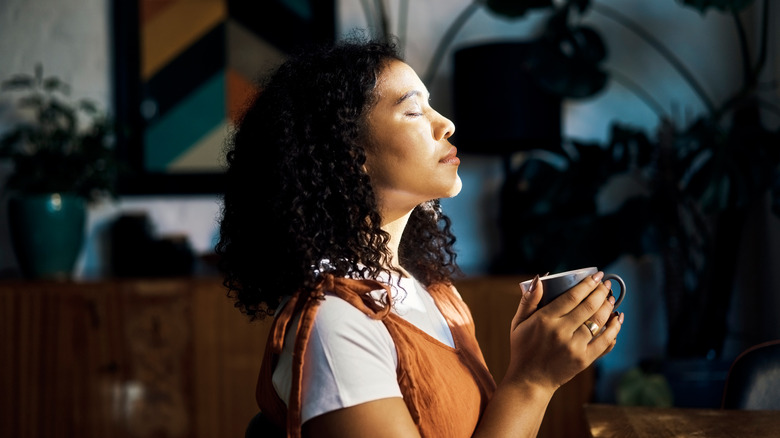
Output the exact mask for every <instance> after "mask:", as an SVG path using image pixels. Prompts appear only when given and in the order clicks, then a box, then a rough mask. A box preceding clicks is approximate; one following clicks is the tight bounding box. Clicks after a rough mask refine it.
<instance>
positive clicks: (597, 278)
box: [591, 271, 604, 282]
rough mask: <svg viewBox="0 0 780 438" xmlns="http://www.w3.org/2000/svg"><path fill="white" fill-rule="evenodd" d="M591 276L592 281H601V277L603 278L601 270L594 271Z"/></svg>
mask: <svg viewBox="0 0 780 438" xmlns="http://www.w3.org/2000/svg"><path fill="white" fill-rule="evenodd" d="M591 278H593V281H596V282H598V281H601V279H602V278H604V273H603V272H601V271H599V272H596V273H595V274H593V277H591Z"/></svg>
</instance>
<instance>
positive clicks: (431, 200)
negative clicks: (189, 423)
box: [217, 41, 623, 437]
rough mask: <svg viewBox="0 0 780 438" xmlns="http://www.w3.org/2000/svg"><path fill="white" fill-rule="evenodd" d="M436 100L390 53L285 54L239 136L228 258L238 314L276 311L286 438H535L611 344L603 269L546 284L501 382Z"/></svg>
mask: <svg viewBox="0 0 780 438" xmlns="http://www.w3.org/2000/svg"><path fill="white" fill-rule="evenodd" d="M474 86H476V87H478V86H479V84H474ZM428 100H429V95H428V91H427V90H426V88H425V85H424V84H423V83H422V82H421V81H420V79H419V77H418V76H417V75H416V74H415V72H414V71H413V70H412V69H411V68H410V67H409V66H408V65H407V64H405V63H404V62H403V61H402V60H401V59H400V57H399V56H398V54H397V52H396V49H395V47H394V45H392V44H389V43H383V42H373V41H346V42H342V43H339V44H337V45H335V46H333V47H329V48H322V49H317V50H312V51H309V52H304V53H300V54H297V55H295V56H292V57H290V58H288V60H287V61H286V62H285V63H284V64H283V65H282V66H281V67H279V68H278V69H277V70H276V72H275V73H274V74H273V75H272V76H271V77H270V79H269V80H267V82H265V83H264V84H263V85H262V91H261V92H260V93H259V95H258V96H257V98H256V100H255V101H254V102H253V103H252V104H251V105H250V106H249V108H248V109H247V111H246V113H245V115H244V118H243V120H242V121H241V123H240V125H239V127H238V129H237V131H236V133H235V136H234V139H233V144H232V147H231V148H230V150H229V151H228V155H227V161H228V170H227V188H226V191H225V194H224V209H223V217H222V221H221V228H220V241H219V244H218V246H217V251H218V253H219V254H220V255H221V259H222V269H223V271H224V273H225V275H226V280H225V284H226V286H227V287H228V288H229V290H230V294H231V295H232V296H234V297H235V299H236V306H237V307H239V308H240V309H241V310H242V311H244V312H245V313H247V314H248V315H250V316H251V317H263V316H265V315H275V319H274V325H273V328H272V331H271V334H270V336H269V340H268V344H267V349H266V352H265V356H264V362H263V366H262V369H261V373H260V378H259V380H258V387H257V397H258V404H259V405H260V408H261V410H262V411H263V412H264V414H265V415H266V416H267V417H269V418H270V419H271V420H272V421H273V422H274V423H275V424H276V425H277V426H279V427H281V428H284V429H286V431H287V434H288V436H299V434H301V433H302V435H303V436H323V437H328V436H339V437H352V436H354V437H360V436H372V437H385V436H387V437H414V436H442V437H456V436H485V437H500V436H512V437H517V436H536V433H537V431H538V428H539V425H540V423H541V420H542V417H543V415H544V411H545V409H546V406H547V403H548V402H549V400H550V398H551V397H552V395H553V393H554V392H555V390H556V389H557V388H558V387H560V386H561V385H562V384H563V383H565V382H566V381H568V380H569V379H571V378H572V377H573V376H575V375H576V374H577V373H579V372H580V371H582V370H583V369H585V368H586V367H587V366H589V365H590V364H591V363H592V362H593V361H594V360H595V359H596V358H598V357H599V356H601V355H602V354H604V353H606V352H608V351H609V350H611V349H612V347H613V346H614V345H615V342H616V337H617V334H618V332H619V330H620V325H621V322H622V320H623V316H622V314H620V315H618V314H616V313H612V312H613V303H614V298H611V296H609V294H608V288H609V284H608V283H607V284H606V285H605V284H601V283H600V281H599V280H600V279H601V275H602V274H601V273H598V274H596V275H595V276H594V277H593V278H589V279H586V280H585V281H583V282H582V283H581V284H580V285H578V286H577V287H575V288H574V289H572V290H571V291H570V292H568V293H567V294H564V295H563V296H562V297H560V298H559V299H557V300H555V301H554V302H553V303H551V304H549V305H547V306H545V307H543V308H541V309H538V310H537V309H536V305H537V304H538V303H539V300H540V298H541V294H542V286H541V283H539V282H538V281H536V282H535V283H534V286H532V287H531V288H530V290H528V291H524V294H523V296H522V299H521V300H520V303H519V306H518V309H517V313H516V315H515V317H514V319H513V321H512V323H511V327H510V346H509V348H510V349H511V360H510V365H509V369H508V371H507V373H506V377H505V378H504V379H503V380H502V381H501V382H500V384H499V385H498V386H496V385H495V383H494V382H493V380H492V377H491V376H490V374H489V372H488V371H487V368H486V367H485V364H484V360H483V358H482V355H481V352H480V351H479V347H478V345H477V344H476V339H475V338H474V331H473V330H474V328H473V324H472V320H471V316H470V314H469V313H468V309H467V307H466V306H465V304H463V302H462V300H461V299H460V296H459V295H458V294H457V291H455V289H454V288H453V287H452V285H451V278H452V277H453V276H454V275H455V274H457V273H458V272H459V271H458V268H457V265H456V263H455V253H454V251H453V248H452V245H453V243H454V241H455V238H454V237H453V235H452V233H451V232H450V220H449V218H448V217H447V216H446V215H445V214H444V213H443V212H442V210H441V208H440V207H439V203H438V199H439V198H443V197H451V196H455V195H456V194H457V193H458V192H459V191H460V189H461V180H460V177H459V176H458V165H459V163H460V160H459V159H458V157H457V149H456V148H455V147H454V146H452V145H451V144H450V143H449V141H448V139H449V138H450V137H451V136H452V135H453V133H454V131H455V127H454V125H453V124H452V122H450V121H449V120H448V119H446V118H445V117H443V116H442V115H440V114H439V113H437V112H436V111H435V110H434V109H433V108H431V106H430V105H429V102H428ZM258 211H259V214H258V213H257V212H258ZM586 320H592V321H594V322H595V323H596V324H598V325H599V327H604V329H603V330H602V331H601V332H600V333H597V334H595V335H594V334H593V333H591V331H590V330H589V329H588V328H587V327H585V326H584V325H583V323H584V322H585V321H586Z"/></svg>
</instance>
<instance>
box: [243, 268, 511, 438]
mask: <svg viewBox="0 0 780 438" xmlns="http://www.w3.org/2000/svg"><path fill="white" fill-rule="evenodd" d="M380 289H385V290H387V291H388V293H389V290H388V288H387V286H386V285H384V284H382V283H379V282H376V281H373V280H354V279H348V278H340V277H334V276H332V275H324V276H323V281H322V282H321V283H320V285H319V287H318V288H317V292H318V293H320V294H321V293H322V292H324V291H328V292H331V293H333V294H335V295H337V296H338V297H340V298H341V299H343V300H346V301H347V302H349V303H350V304H352V305H353V306H355V307H356V308H358V309H360V310H361V311H363V312H364V313H365V314H366V315H368V316H369V317H371V318H373V319H378V320H382V322H384V324H385V326H386V327H387V330H388V331H389V332H390V336H391V337H392V339H393V342H394V343H395V347H396V350H397V353H398V368H397V376H398V383H399V386H400V388H401V394H402V395H403V399H404V402H405V403H406V406H407V407H408V409H409V412H410V413H411V416H412V419H413V420H414V422H415V424H416V425H417V428H418V429H419V431H420V434H421V435H422V436H423V437H442V438H457V437H470V436H471V435H472V433H473V431H474V429H475V428H476V426H477V423H478V422H479V419H480V418H481V415H482V413H483V412H484V410H485V407H486V405H487V402H488V400H490V397H491V396H492V395H493V392H494V391H495V388H496V384H495V381H494V380H493V377H492V376H491V375H490V372H489V371H488V369H487V366H486V365H485V360H484V358H483V357H482V352H481V351H480V349H479V345H478V344H477V339H476V337H475V335H474V321H473V319H472V317H471V312H470V311H469V309H468V307H467V306H466V304H465V303H464V302H463V301H462V300H461V299H460V297H458V296H457V295H456V293H455V292H454V290H453V288H452V287H451V286H448V285H443V284H440V285H433V286H431V287H429V288H428V292H429V293H430V294H431V296H432V297H433V300H434V302H435V303H436V305H437V306H438V308H439V310H440V311H441V313H442V315H444V318H445V320H446V321H447V324H448V325H449V327H450V330H451V331H452V337H453V340H454V341H455V348H450V347H449V346H447V345H445V344H442V343H440V342H438V341H437V340H435V339H434V338H432V337H431V336H429V335H428V334H427V333H425V332H423V331H422V330H420V329H419V328H417V327H416V326H414V325H413V324H411V323H409V322H407V321H406V320H404V319H403V318H401V317H399V316H398V315H396V314H394V313H391V312H390V307H389V306H381V305H379V304H377V303H376V301H375V300H373V299H372V298H371V297H370V296H369V295H368V294H369V293H370V292H371V291H375V290H380ZM297 297H298V296H297V295H296V296H295V297H293V298H292V299H290V300H289V301H288V302H287V304H286V305H285V306H284V308H283V309H282V310H281V311H280V312H279V313H278V314H277V316H276V318H275V319H274V322H273V326H272V328H271V332H270V334H269V337H268V343H267V344H266V351H265V356H264V357H263V364H262V366H261V368H260V376H259V378H258V382H257V392H256V397H257V403H258V406H259V407H260V410H261V411H262V412H263V413H264V415H265V416H266V417H267V418H268V419H269V420H270V421H271V422H273V423H274V424H276V425H277V426H278V427H279V428H280V429H284V430H286V432H287V436H288V437H300V435H301V373H302V370H303V358H304V352H305V350H306V344H307V342H308V339H309V335H310V333H311V329H312V325H313V323H314V318H315V315H316V314H317V308H318V306H319V303H320V300H318V299H312V298H309V299H306V302H305V303H298V301H299V300H298V299H297ZM298 311H300V312H301V318H300V321H299V323H298V330H297V332H296V336H295V348H294V350H293V361H292V363H293V370H292V388H291V390H290V391H291V393H290V398H289V406H286V405H285V404H284V402H283V401H282V399H281V398H279V396H278V395H277V394H276V391H275V390H274V388H273V384H272V382H271V378H272V375H273V370H274V366H275V365H276V362H277V359H278V357H279V354H280V353H281V351H282V344H283V341H284V335H285V331H286V330H287V327H288V324H289V323H290V321H292V319H293V316H294V315H295V314H296V313H297V312H298Z"/></svg>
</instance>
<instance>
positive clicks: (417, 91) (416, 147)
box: [366, 61, 462, 214]
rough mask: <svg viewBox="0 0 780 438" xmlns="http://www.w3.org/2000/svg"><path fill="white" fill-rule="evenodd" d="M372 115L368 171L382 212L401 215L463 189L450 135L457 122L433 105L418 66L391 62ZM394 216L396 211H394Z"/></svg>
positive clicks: (383, 77) (385, 70)
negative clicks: (415, 70)
mask: <svg viewBox="0 0 780 438" xmlns="http://www.w3.org/2000/svg"><path fill="white" fill-rule="evenodd" d="M376 92H377V96H378V99H377V102H376V104H375V106H374V107H373V108H372V109H371V110H370V111H369V113H368V126H369V137H370V139H369V142H370V144H369V145H367V146H366V169H367V171H368V174H369V176H370V177H371V184H372V186H373V188H374V191H375V192H376V193H377V198H378V200H379V203H380V208H381V210H382V211H383V212H387V213H390V212H391V211H392V212H395V213H403V212H404V211H405V212H408V211H411V210H412V209H413V208H414V207H416V206H417V205H419V204H421V203H423V202H425V201H429V200H431V199H436V198H448V197H452V196H455V195H457V194H458V192H460V189H461V186H462V183H461V180H460V177H459V176H458V165H459V164H460V160H459V159H458V157H457V156H456V152H457V149H456V148H455V147H454V146H453V145H451V144H450V142H449V141H448V138H449V137H450V136H452V134H453V133H454V132H455V125H453V124H452V122H451V121H450V120H449V119H447V118H446V117H444V116H442V115H441V114H439V113H438V112H436V110H434V109H433V108H431V106H430V105H429V103H428V99H429V95H428V90H427V89H426V88H425V85H424V84H423V83H422V81H421V80H420V78H419V77H418V76H417V74H416V73H415V72H414V70H413V69H412V68H411V67H409V66H408V65H407V64H405V63H403V62H401V61H391V62H390V63H389V64H388V66H387V67H385V69H384V71H383V72H382V74H381V75H380V77H379V81H378V83H377V90H376ZM392 214H394V213H392Z"/></svg>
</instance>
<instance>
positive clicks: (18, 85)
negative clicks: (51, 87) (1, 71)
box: [0, 75, 35, 90]
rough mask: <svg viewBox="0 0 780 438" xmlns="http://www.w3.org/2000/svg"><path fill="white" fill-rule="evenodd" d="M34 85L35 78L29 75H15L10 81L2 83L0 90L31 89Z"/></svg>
mask: <svg viewBox="0 0 780 438" xmlns="http://www.w3.org/2000/svg"><path fill="white" fill-rule="evenodd" d="M34 83H35V78H33V77H32V76H29V75H16V76H13V77H12V78H11V79H7V80H5V81H3V83H2V85H0V89H1V90H23V89H32V88H33V84H34Z"/></svg>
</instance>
